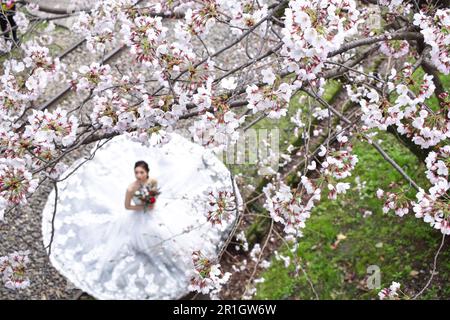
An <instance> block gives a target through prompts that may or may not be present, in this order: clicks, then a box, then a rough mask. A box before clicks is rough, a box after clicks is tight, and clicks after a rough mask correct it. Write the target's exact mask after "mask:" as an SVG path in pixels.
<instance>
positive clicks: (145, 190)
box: [135, 184, 161, 211]
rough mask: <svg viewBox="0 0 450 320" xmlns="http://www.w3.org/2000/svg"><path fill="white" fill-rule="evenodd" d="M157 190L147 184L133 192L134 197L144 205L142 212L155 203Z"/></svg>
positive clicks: (158, 192)
mask: <svg viewBox="0 0 450 320" xmlns="http://www.w3.org/2000/svg"><path fill="white" fill-rule="evenodd" d="M160 193H161V192H160V191H159V189H158V188H154V187H152V186H150V185H148V184H145V185H143V186H142V187H141V188H139V189H138V190H137V191H136V192H135V196H136V197H137V198H138V199H139V200H141V203H142V204H143V205H144V211H146V209H147V208H148V207H150V206H151V205H153V204H154V203H155V202H156V197H157V196H158V195H159V194H160Z"/></svg>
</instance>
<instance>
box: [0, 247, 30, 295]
mask: <svg viewBox="0 0 450 320" xmlns="http://www.w3.org/2000/svg"><path fill="white" fill-rule="evenodd" d="M29 254H30V252H29V251H15V252H13V253H10V254H8V255H6V256H3V257H0V275H2V279H3V283H4V285H5V287H6V288H8V289H11V290H16V289H24V288H26V287H28V286H29V285H30V280H29V278H28V277H27V276H26V267H27V265H28V264H29V262H30V259H29V258H28V255H29Z"/></svg>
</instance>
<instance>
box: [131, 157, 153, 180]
mask: <svg viewBox="0 0 450 320" xmlns="http://www.w3.org/2000/svg"><path fill="white" fill-rule="evenodd" d="M137 167H141V168H142V169H144V170H145V171H147V178H148V172H149V171H150V168H149V167H148V163H147V162H145V161H144V160H139V161H137V162H136V163H135V164H134V168H135V169H136V168H137Z"/></svg>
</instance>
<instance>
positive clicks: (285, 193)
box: [263, 181, 320, 237]
mask: <svg viewBox="0 0 450 320" xmlns="http://www.w3.org/2000/svg"><path fill="white" fill-rule="evenodd" d="M308 188H311V187H310V186H308ZM311 191H312V190H311ZM263 192H264V194H265V195H266V202H265V203H264V208H266V209H267V210H268V211H269V214H270V216H271V217H272V219H273V220H274V221H275V222H279V223H281V224H283V225H284V232H286V233H287V234H293V235H294V236H297V237H300V236H302V232H301V229H303V228H305V222H306V220H307V219H308V218H309V217H310V215H311V210H312V208H313V207H314V202H315V201H318V200H320V189H314V191H312V192H311V193H312V195H311V196H310V197H309V200H308V201H306V203H305V204H303V203H302V200H301V198H300V196H299V195H297V196H296V195H294V194H293V193H292V192H291V188H290V187H289V186H287V185H286V184H285V183H284V182H282V181H280V182H279V183H278V186H275V185H274V184H272V183H269V184H267V185H266V186H265V187H264V188H263Z"/></svg>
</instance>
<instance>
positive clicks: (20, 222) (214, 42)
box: [0, 27, 251, 299]
mask: <svg viewBox="0 0 450 320" xmlns="http://www.w3.org/2000/svg"><path fill="white" fill-rule="evenodd" d="M169 33H170V32H169ZM52 36H53V37H54V44H53V45H52V48H53V49H52V50H54V54H55V55H58V54H60V53H61V52H63V51H64V49H66V48H68V47H70V46H71V45H73V44H74V43H76V42H77V41H78V40H79V38H77V37H76V36H75V35H73V34H72V33H71V32H70V30H68V29H65V28H61V27H58V28H57V29H56V30H55V31H54V32H53V34H52ZM169 37H170V35H169ZM194 41H197V42H198V43H200V42H199V41H198V40H194ZM230 41H231V35H230V34H229V32H228V30H227V29H226V28H223V27H222V28H221V27H216V28H215V29H214V32H213V34H212V35H211V37H209V39H208V40H206V41H205V43H206V45H207V47H208V49H209V50H210V52H214V50H215V49H217V48H221V47H222V46H223V44H224V43H229V42H230ZM198 47H199V48H201V45H200V46H198ZM240 55H242V53H239V52H236V51H234V50H230V51H229V52H227V54H226V55H224V57H223V58H220V60H217V62H218V65H221V64H224V63H229V62H230V61H236V62H237V63H238V62H239V61H242V58H243V56H240ZM129 57H130V56H129V55H128V54H127V50H123V51H122V52H121V53H120V54H118V55H117V56H115V57H114V58H113V59H112V60H110V61H109V62H108V63H109V64H110V65H111V67H112V69H115V68H114V66H115V65H117V66H120V68H123V69H125V68H132V67H133V63H132V61H131V59H130V58H129ZM99 60H100V57H98V56H97V57H96V56H93V55H92V54H90V53H88V52H87V50H86V48H85V46H81V47H79V48H78V49H76V50H75V51H74V52H72V53H70V54H69V55H67V56H66V57H65V58H64V59H63V60H62V62H64V63H65V64H66V65H67V69H68V70H70V71H72V70H77V69H78V68H79V66H81V65H83V64H90V63H91V62H94V61H97V62H98V61H99ZM69 74H70V73H69ZM242 74H245V73H242ZM245 76H246V77H249V76H251V75H249V73H247V74H245ZM66 86H67V83H65V82H60V83H58V84H54V85H52V86H50V87H49V88H48V91H47V92H46V94H45V99H43V100H42V101H39V102H40V103H44V102H45V101H46V99H50V98H51V97H53V96H54V95H55V94H57V93H58V92H60V91H61V90H62V89H63V88H65V87H66ZM83 98H84V97H83V96H80V95H77V94H76V93H70V94H68V95H66V96H65V97H64V98H63V99H61V100H60V101H59V102H58V103H57V104H56V105H55V106H52V108H54V107H56V106H60V107H62V108H63V109H67V110H70V109H71V108H73V107H74V106H77V105H78V104H79V103H80V102H81V101H82V100H83ZM88 112H89V104H88V105H87V108H86V109H84V113H85V114H88ZM190 123H191V121H183V122H180V124H179V127H178V129H179V130H181V131H183V130H185V129H186V128H187V127H188V126H189V124H190ZM91 147H92V146H87V147H85V148H83V149H79V150H77V151H74V152H73V153H71V154H70V155H69V156H68V157H66V159H65V161H64V162H65V163H66V164H68V165H70V164H71V163H72V162H73V161H75V160H76V159H78V158H80V157H83V156H85V155H88V154H89V149H90V148H91ZM51 190H52V184H51V183H50V182H49V181H45V182H44V183H43V184H42V185H41V186H40V187H39V188H38V190H37V191H36V192H35V193H34V194H33V196H32V197H31V198H30V200H29V204H28V205H27V206H24V207H21V208H18V209H15V210H14V211H12V212H11V213H10V214H9V215H7V216H6V217H5V223H0V256H2V255H5V254H8V253H11V252H13V251H15V250H30V252H31V253H30V260H31V263H30V266H29V268H28V275H29V277H30V280H31V285H30V286H29V287H28V288H27V289H24V290H18V291H12V290H9V289H7V288H5V287H4V286H2V285H0V299H72V298H74V297H76V296H77V295H78V294H79V293H80V290H78V289H76V288H75V287H74V286H73V285H71V284H70V283H68V281H67V280H66V279H65V278H64V277H63V276H61V275H60V274H59V273H58V272H57V271H56V270H55V269H54V268H53V267H52V265H51V264H50V263H49V260H48V257H47V254H46V252H45V249H44V247H43V243H42V235H41V213H42V209H43V207H44V205H45V203H46V201H47V198H48V195H49V193H50V191H51ZM199 298H204V297H199Z"/></svg>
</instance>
